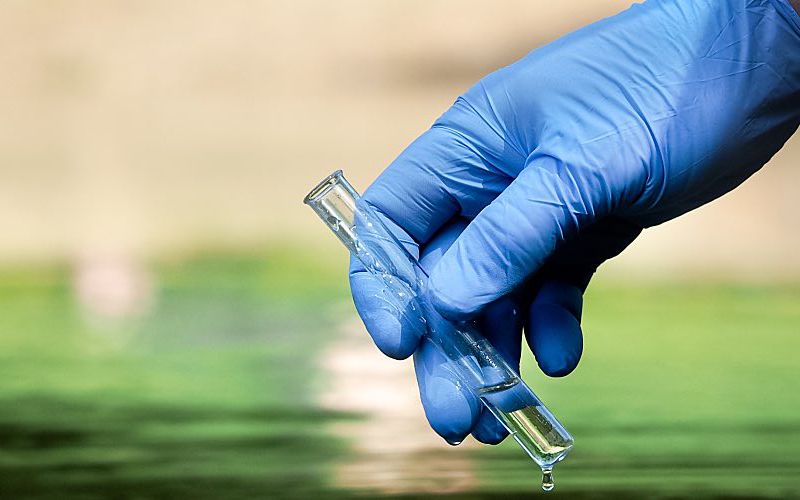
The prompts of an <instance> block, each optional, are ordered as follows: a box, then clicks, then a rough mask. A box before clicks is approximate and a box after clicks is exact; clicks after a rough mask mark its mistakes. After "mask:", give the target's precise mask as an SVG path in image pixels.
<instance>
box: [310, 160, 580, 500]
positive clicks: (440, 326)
mask: <svg viewBox="0 0 800 500" xmlns="http://www.w3.org/2000/svg"><path fill="white" fill-rule="evenodd" d="M304 202H305V203H306V204H308V205H309V206H310V207H311V208H312V209H314V211H315V212H316V213H317V214H318V215H319V216H320V217H321V218H322V220H323V221H324V222H325V223H326V224H327V225H328V227H330V228H331V230H333V232H334V233H335V234H336V236H337V237H338V238H339V240H341V242H342V243H344V245H345V246H346V247H347V248H348V250H350V252H351V253H352V254H353V255H354V256H356V257H357V258H358V259H359V260H360V261H361V262H362V263H363V264H364V266H365V267H366V269H367V270H368V271H369V272H371V273H372V274H373V275H375V276H376V277H378V278H379V279H380V280H381V281H382V282H383V284H384V285H385V290H384V293H385V294H387V296H386V297H384V298H385V299H387V300H388V301H389V302H390V303H391V304H394V305H396V306H397V313H398V315H402V316H404V317H405V318H406V319H407V320H409V321H411V322H415V323H416V324H417V325H418V326H419V327H420V328H421V329H423V331H424V332H425V333H424V335H426V336H427V337H428V338H429V339H430V340H431V341H432V342H433V343H434V344H435V345H436V346H437V347H438V349H440V350H441V352H442V353H444V355H445V356H447V357H448V359H449V360H451V361H452V362H453V363H452V365H453V366H454V368H455V371H456V372H457V375H458V377H459V379H460V380H459V381H460V383H461V384H462V386H463V387H466V388H468V389H469V390H470V391H472V392H473V394H475V396H477V397H478V398H480V400H481V401H482V402H483V404H484V405H485V406H486V408H488V410H489V411H490V412H492V414H494V415H495V416H496V417H497V418H498V419H499V420H500V422H502V424H503V425H504V426H505V427H506V429H508V431H509V433H510V434H511V436H513V437H514V439H515V440H516V441H517V443H519V445H520V446H521V447H522V448H523V449H524V450H525V451H526V452H527V453H528V455H529V456H530V457H531V458H532V459H533V460H534V462H536V463H537V464H538V465H539V467H540V468H541V469H542V472H543V480H542V488H543V489H544V490H545V491H549V490H551V489H552V488H553V481H552V468H553V465H555V464H556V463H557V462H559V461H561V460H562V459H563V458H564V457H565V456H566V455H567V453H568V452H569V450H570V449H571V448H572V445H573V439H572V436H570V434H569V433H568V432H567V431H566V429H564V427H563V426H562V425H561V423H559V421H558V420H556V418H555V417H554V416H553V414H552V413H550V411H549V410H548V409H547V408H546V407H545V406H544V404H542V402H541V401H540V400H539V398H537V397H536V395H535V394H534V393H533V391H532V390H531V389H530V388H529V387H528V386H527V385H526V384H525V382H524V381H522V380H521V379H520V378H519V376H518V375H517V374H516V373H515V372H514V370H513V369H512V368H511V367H510V366H509V365H508V364H507V363H506V362H505V360H504V359H503V358H502V356H501V355H500V354H499V353H498V352H497V351H496V350H495V349H494V347H492V345H491V344H490V343H489V342H488V341H487V340H486V339H485V338H483V336H482V335H481V334H480V333H478V332H477V331H476V330H475V327H474V326H473V325H472V323H470V322H463V323H458V324H454V323H452V322H450V321H448V320H446V319H444V318H443V317H442V316H441V315H439V314H438V313H437V312H436V311H435V310H434V308H433V306H432V305H430V303H429V302H428V301H427V300H426V299H425V285H426V282H427V278H428V276H427V274H426V273H425V271H424V270H423V269H422V267H420V265H419V263H418V262H417V260H416V259H415V258H414V257H413V256H412V255H411V254H410V253H409V252H408V251H407V250H406V249H405V248H404V247H403V245H402V244H401V243H400V242H399V241H398V240H397V238H396V237H395V236H394V235H393V234H392V232H391V231H390V230H389V229H388V228H387V227H386V225H385V224H384V223H383V222H382V221H381V219H380V218H379V216H378V215H377V213H376V212H375V210H374V209H373V208H372V207H371V206H369V205H368V204H367V203H366V202H364V201H363V200H362V199H361V197H360V196H359V194H358V193H357V192H356V191H355V189H354V188H353V186H351V185H350V183H349V182H348V181H347V179H345V178H344V176H343V175H342V171H341V170H337V171H336V172H334V173H333V174H331V175H329V176H328V177H326V178H325V179H324V180H323V181H322V182H320V183H319V184H318V185H317V186H316V187H315V188H314V189H312V190H311V192H310V193H309V194H308V196H306V198H305V200H304ZM411 324H414V323H411Z"/></svg>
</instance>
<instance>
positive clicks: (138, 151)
mask: <svg viewBox="0 0 800 500" xmlns="http://www.w3.org/2000/svg"><path fill="white" fill-rule="evenodd" d="M628 4H629V2H628V1H611V0H602V1H601V0H573V1H571V2H543V1H531V0H503V1H494V2H481V1H476V0H469V1H463V0H462V1H458V2H456V1H455V0H450V1H446V0H436V1H431V0H426V1H421V0H404V1H399V0H392V1H388V0H387V1H367V0H337V1H335V2H324V1H321V0H320V1H309V0H301V1H231V2H211V1H205V0H203V1H197V0H195V1H191V2H190V1H163V0H160V1H153V0H151V1H136V2H130V1H127V2H125V1H104V0H69V1H67V0H61V1H58V0H53V1H47V2H31V1H27V0H6V1H5V2H3V3H2V5H0V68H2V75H3V76H2V78H0V110H2V113H1V114H0V228H1V229H2V232H1V233H0V234H2V236H1V237H2V244H0V261H5V262H7V263H17V262H28V261H50V260H65V259H66V260H71V259H75V258H81V256H85V255H121V256H125V257H126V258H133V259H144V258H153V257H159V256H163V255H180V254H183V253H185V252H191V251H195V250H197V249H242V248H245V249H246V248H255V247H263V246H266V245H270V244H285V243H286V242H289V243H291V242H301V243H306V244H314V245H322V247H323V248H333V245H334V242H333V241H332V240H333V239H332V238H330V237H329V236H328V235H326V234H325V230H324V228H322V227H321V225H320V224H319V223H318V222H317V221H316V220H314V218H313V216H312V214H311V212H310V211H308V209H307V208H305V207H304V206H303V205H302V204H301V201H300V200H301V198H302V196H303V195H304V194H305V191H306V190H307V189H308V188H309V187H311V185H312V184H313V183H315V182H316V181H317V180H318V179H319V178H321V177H322V176H323V175H325V174H327V173H328V172H329V171H331V170H332V169H334V168H344V169H345V170H346V171H347V173H348V174H349V176H350V177H351V178H352V180H353V181H354V183H355V184H357V185H358V186H359V187H360V188H363V187H365V186H366V185H367V184H368V183H369V182H370V180H371V179H373V178H374V177H375V176H376V175H377V174H378V172H379V171H380V170H381V169H382V168H383V167H384V166H385V165H386V164H388V163H389V162H390V161H391V160H392V159H393V158H394V157H395V156H396V155H397V154H398V153H399V152H400V151H401V150H402V149H403V148H404V146H405V145H406V144H407V143H409V142H410V141H411V140H412V139H413V138H414V137H415V136H416V135H418V134H419V133H420V132H422V131H423V130H424V129H425V128H427V127H428V126H429V125H430V123H431V122H432V121H433V120H434V119H435V118H436V117H437V116H438V115H439V114H440V113H441V112H442V111H443V110H444V109H446V107H447V106H448V105H449V104H450V103H451V102H452V101H453V100H454V99H455V98H456V97H457V96H458V95H459V94H460V93H461V92H463V91H464V90H465V89H466V88H467V87H468V86H469V85H470V84H471V83H472V82H473V81H475V80H477V79H478V78H480V77H481V76H482V75H484V74H486V73H487V72H490V71H492V70H493V69H496V68H498V67H501V66H503V65H506V64H508V63H511V62H512V61H514V60H515V59H517V58H519V57H521V56H522V55H524V54H525V53H526V52H527V51H528V50H530V49H532V48H535V47H536V46H539V45H541V44H544V43H546V42H547V41H549V40H552V39H554V38H555V37H557V36H559V35H560V34H562V33H564V32H567V31H570V30H573V29H576V28H578V27H580V26H582V25H584V24H586V23H588V22H590V21H592V20H595V19H599V18H601V17H603V16H606V15H610V14H613V13H614V12H616V11H619V10H621V9H623V8H625V7H626V6H627V5H628ZM798 155H800V145H799V144H798V140H797V139H795V140H794V141H792V142H791V143H790V144H789V145H787V147H786V148H785V150H784V151H783V152H782V153H781V154H780V155H779V156H778V157H777V158H776V159H775V160H774V161H773V162H772V163H771V164H770V165H768V167H766V168H765V169H764V170H763V171H762V172H761V173H759V174H757V175H756V176H755V178H753V179H752V180H751V181H750V182H748V183H746V185H745V186H743V187H742V188H740V189H738V190H737V191H736V192H734V193H733V194H731V195H729V196H728V197H726V198H725V199H723V200H720V201H717V202H715V203H713V204H711V205H710V206H707V207H704V208H702V209H700V210H698V211H696V212H695V213H693V214H690V215H689V216H686V217H683V218H682V219H681V220H678V221H674V222H671V223H668V224H666V225H665V226H663V227H660V228H655V229H653V230H649V231H647V232H646V233H645V235H644V236H643V237H642V238H640V240H639V241H638V242H637V243H635V245H634V247H633V248H632V249H631V250H630V251H628V252H626V254H625V255H624V256H623V257H621V258H619V259H617V261H616V262H615V263H613V264H612V265H610V266H609V271H608V272H609V273H611V274H614V273H616V274H617V275H620V276H625V275H630V276H654V277H675V276H689V277H695V276H712V277H715V276H719V277H727V278H732V279H737V280H738V279H742V280H753V279H755V280H762V279H794V278H796V277H798V276H799V275H800V264H798V262H797V260H798V259H796V258H795V253H796V251H797V250H798V249H800V237H798V235H797V233H796V231H795V228H796V220H795V217H796V215H797V213H798V204H797V201H796V200H797V198H798V195H800V182H798V181H799V180H800V171H798V168H797V167H796V165H795V164H796V163H797V159H798Z"/></svg>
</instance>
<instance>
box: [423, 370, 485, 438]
mask: <svg viewBox="0 0 800 500" xmlns="http://www.w3.org/2000/svg"><path fill="white" fill-rule="evenodd" d="M422 400H423V407H424V409H425V416H426V417H427V418H428V423H429V424H430V426H431V428H433V430H434V431H435V432H436V433H437V434H439V435H440V436H441V437H442V438H444V440H445V441H447V442H448V443H450V444H460V443H461V442H462V441H463V440H464V439H465V438H466V437H467V435H468V434H469V431H470V429H471V428H472V424H473V421H474V418H475V415H476V413H477V411H478V408H477V405H475V404H473V402H472V401H470V400H469V399H468V398H467V397H466V395H465V394H464V393H463V392H462V391H461V390H460V389H459V387H458V386H457V385H456V384H454V383H453V381H451V380H449V379H446V378H442V377H432V378H429V379H428V380H427V381H426V383H425V392H424V393H423V394H422Z"/></svg>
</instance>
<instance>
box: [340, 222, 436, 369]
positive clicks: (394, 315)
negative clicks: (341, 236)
mask: <svg viewBox="0 0 800 500" xmlns="http://www.w3.org/2000/svg"><path fill="white" fill-rule="evenodd" d="M383 222H384V225H385V226H386V227H387V228H388V229H389V230H390V231H391V232H392V234H393V235H394V236H395V237H396V238H397V240H398V241H399V242H400V243H401V244H402V245H403V246H404V247H405V249H406V250H408V252H409V253H411V255H412V256H415V257H416V255H417V253H418V252H419V247H418V246H417V244H416V242H415V241H413V240H412V239H411V238H410V237H409V236H408V235H407V234H406V233H405V231H403V230H402V229H401V228H399V227H398V226H397V225H396V224H394V223H393V222H392V221H391V220H388V219H386V220H384V221H383ZM350 290H351V292H352V296H353V303H354V304H355V306H356V311H358V314H359V316H360V317H361V320H362V321H363V322H364V326H365V327H366V329H367V332H369V335H370V337H372V340H373V342H375V345H376V346H377V347H378V349H380V350H381V352H383V353H384V354H386V355H387V356H389V357H391V358H394V359H405V358H407V357H409V356H411V354H412V353H413V352H414V350H415V349H416V348H417V345H418V344H419V339H420V337H421V336H422V335H423V334H424V333H425V328H424V325H423V324H421V323H420V322H419V321H418V318H417V317H416V315H415V314H408V311H409V304H410V302H411V300H412V297H410V296H408V295H404V296H402V297H401V296H400V294H398V293H395V292H396V291H393V290H389V289H387V287H386V285H385V284H384V283H383V281H381V280H380V279H378V278H376V277H375V276H373V275H372V274H370V273H369V272H368V271H367V270H366V269H365V268H364V265H363V264H362V263H361V262H360V261H359V260H358V259H357V258H355V257H353V256H351V257H350Z"/></svg>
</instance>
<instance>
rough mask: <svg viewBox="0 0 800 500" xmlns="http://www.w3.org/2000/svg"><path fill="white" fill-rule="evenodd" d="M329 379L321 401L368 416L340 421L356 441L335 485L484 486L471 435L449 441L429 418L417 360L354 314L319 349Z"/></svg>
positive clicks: (343, 434) (421, 489) (403, 489)
mask: <svg viewBox="0 0 800 500" xmlns="http://www.w3.org/2000/svg"><path fill="white" fill-rule="evenodd" d="M320 370H321V371H322V373H323V377H324V379H325V380H326V383H325V389H324V390H323V391H321V394H320V396H319V402H320V406H321V407H322V408H326V409H329V410H333V411H355V412H358V413H359V414H360V415H362V417H363V418H360V419H357V420H352V421H346V422H338V423H335V424H333V425H332V426H331V431H332V432H333V434H334V435H335V436H337V437H339V438H341V439H343V440H344V441H345V442H347V443H349V445H350V452H351V453H350V455H349V456H346V457H343V458H342V459H341V461H340V463H338V464H337V465H336V466H335V467H334V471H333V474H334V479H333V481H334V485H335V486H336V487H338V488H341V489H344V490H363V491H370V492H379V493H391V494H401V493H458V492H466V491H472V490H474V489H475V488H476V487H477V479H476V476H475V470H474V469H475V466H476V465H475V463H474V460H473V458H472V457H473V456H472V454H471V453H470V449H471V448H474V447H475V444H474V443H472V442H465V443H464V444H462V445H461V446H460V447H459V448H458V449H455V448H452V447H451V446H448V445H447V444H445V442H444V441H443V440H442V439H441V438H439V437H438V436H437V435H436V434H435V433H434V432H433V431H432V430H431V429H430V428H429V427H428V425H427V422H426V420H425V416H424V414H423V412H422V409H421V406H420V403H419V393H418V391H417V387H416V384H415V379H414V372H413V368H412V366H411V362H410V361H406V362H397V361H392V360H390V359H388V358H386V357H385V356H383V355H382V354H381V353H380V352H379V351H378V350H377V348H375V346H374V345H373V344H372V342H371V340H370V338H369V336H368V335H367V333H366V332H365V331H364V327H363V325H361V323H360V322H359V321H357V320H355V319H353V320H350V321H348V322H346V323H343V324H342V325H341V326H340V328H339V332H338V336H337V340H336V341H335V342H334V343H332V344H331V345H330V346H329V347H328V349H327V350H326V351H324V352H323V353H322V354H321V356H320Z"/></svg>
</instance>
